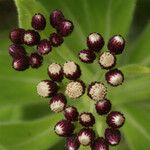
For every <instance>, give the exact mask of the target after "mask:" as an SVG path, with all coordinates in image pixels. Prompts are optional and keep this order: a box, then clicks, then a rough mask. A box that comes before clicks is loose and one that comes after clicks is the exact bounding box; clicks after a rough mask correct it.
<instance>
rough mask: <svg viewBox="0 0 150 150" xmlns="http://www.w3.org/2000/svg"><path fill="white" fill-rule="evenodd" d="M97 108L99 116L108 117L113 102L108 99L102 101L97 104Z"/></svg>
mask: <svg viewBox="0 0 150 150" xmlns="http://www.w3.org/2000/svg"><path fill="white" fill-rule="evenodd" d="M95 108H96V111H97V113H98V114H99V115H106V114H107V113H109V111H110V110H111V102H110V100H108V99H104V100H100V101H98V102H97V103H96V104H95Z"/></svg>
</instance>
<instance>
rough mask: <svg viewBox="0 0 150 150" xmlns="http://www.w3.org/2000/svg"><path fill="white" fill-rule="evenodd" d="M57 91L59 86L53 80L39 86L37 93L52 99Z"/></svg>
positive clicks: (45, 81)
mask: <svg viewBox="0 0 150 150" xmlns="http://www.w3.org/2000/svg"><path fill="white" fill-rule="evenodd" d="M57 90H58V86H57V84H56V83H55V82H53V81H51V80H43V81H41V82H40V83H39V84H38V85H37V93H38V94H39V95H40V96H42V97H51V96H53V95H54V94H55V93H56V92H57Z"/></svg>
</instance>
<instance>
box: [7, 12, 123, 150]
mask: <svg viewBox="0 0 150 150" xmlns="http://www.w3.org/2000/svg"><path fill="white" fill-rule="evenodd" d="M50 24H51V25H52V27H54V28H55V29H56V33H52V34H50V37H49V40H48V39H42V40H41V38H40V34H39V31H41V30H44V29H45V26H46V19H45V17H44V16H43V15H42V14H40V13H38V14H35V15H34V16H33V17H32V21H31V25H32V27H33V30H24V29H21V28H18V29H14V30H13V31H12V32H11V33H10V39H11V41H12V42H13V44H12V45H11V46H10V47H9V53H10V55H11V56H12V57H13V67H14V69H16V70H18V71H21V70H25V69H27V68H29V65H30V66H31V67H32V68H38V67H39V66H40V65H41V64H42V61H43V55H45V54H48V53H49V52H50V51H51V50H52V47H57V46H60V45H61V44H62V43H63V41H64V39H63V38H64V37H66V36H68V35H69V34H70V33H71V32H72V31H73V28H74V25H73V23H72V22H71V21H69V20H66V19H65V17H64V15H63V13H62V12H61V11H59V10H54V11H53V12H52V13H51V14H50ZM23 44H24V45H26V46H36V52H34V53H32V54H31V55H30V56H28V54H27V52H26V50H25V48H24V47H23ZM104 44H105V42H104V38H103V37H102V35H101V34H99V33H96V32H93V33H91V34H90V35H89V36H88V37H87V47H88V48H87V49H84V50H81V51H80V52H79V58H80V60H81V61H82V62H84V63H93V62H94V60H95V59H96V53H99V58H98V63H99V64H100V67H101V68H102V69H106V70H107V72H106V74H105V78H106V81H107V83H108V84H110V85H111V86H114V87H115V86H119V85H121V84H122V83H123V81H124V75H123V73H122V72H121V71H120V70H119V69H117V68H113V67H115V65H116V62H117V59H116V55H118V54H121V53H122V52H123V50H124V47H125V40H124V38H123V37H122V36H121V35H114V36H113V37H111V38H110V39H109V42H108V44H107V47H108V51H106V52H100V51H101V49H102V48H103V46H104ZM47 74H48V76H49V78H50V79H46V80H43V81H41V82H39V83H38V85H37V93H38V95H40V96H41V97H44V98H50V100H49V107H50V109H51V111H53V112H55V113H61V112H62V113H63V114H64V118H62V120H60V121H59V122H57V123H56V124H55V126H54V131H55V133H56V134H57V135H58V136H61V137H65V138H66V149H67V150H77V149H79V147H80V145H82V146H90V147H91V149H92V150H108V149H109V146H110V145H111V146H115V145H118V144H119V142H120V140H121V133H120V131H119V128H120V127H122V126H123V124H124V122H125V117H124V115H123V114H122V113H121V112H118V111H112V110H111V109H112V103H111V101H110V100H109V99H107V92H108V91H107V87H106V85H104V83H102V82H101V81H93V82H92V83H90V84H89V85H86V84H85V83H84V81H82V80H81V79H80V77H81V75H82V70H81V68H80V66H79V65H78V64H77V63H76V62H74V61H72V60H69V61H66V62H65V63H64V64H58V63H55V62H53V63H51V64H49V66H48V68H47ZM64 78H66V79H67V80H65V82H63V81H64V80H63V79H64ZM84 94H87V95H88V97H89V98H90V99H92V100H93V104H94V105H95V112H94V111H93V112H80V111H79V109H78V108H77V107H75V106H71V105H68V102H67V99H72V100H77V99H78V98H79V97H81V96H83V95H84ZM96 113H97V114H98V115H99V116H103V117H105V118H106V123H107V125H108V127H107V128H106V129H105V132H104V136H103V137H101V136H99V135H98V134H97V132H96V130H94V126H95V124H96V119H97V118H96V117H95V114H96ZM77 124H78V127H79V128H76V125H77Z"/></svg>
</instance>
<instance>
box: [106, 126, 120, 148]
mask: <svg viewBox="0 0 150 150" xmlns="http://www.w3.org/2000/svg"><path fill="white" fill-rule="evenodd" d="M105 138H106V140H107V142H108V143H109V144H110V145H112V146H115V145H118V144H119V142H120V140H121V133H120V131H119V130H117V129H111V128H107V129H106V130H105Z"/></svg>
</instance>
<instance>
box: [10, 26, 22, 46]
mask: <svg viewBox="0 0 150 150" xmlns="http://www.w3.org/2000/svg"><path fill="white" fill-rule="evenodd" d="M24 32H25V30H24V29H22V28H17V29H13V30H12V31H11V32H10V34H9V38H10V40H11V41H12V42H13V43H15V44H23V36H24Z"/></svg>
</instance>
